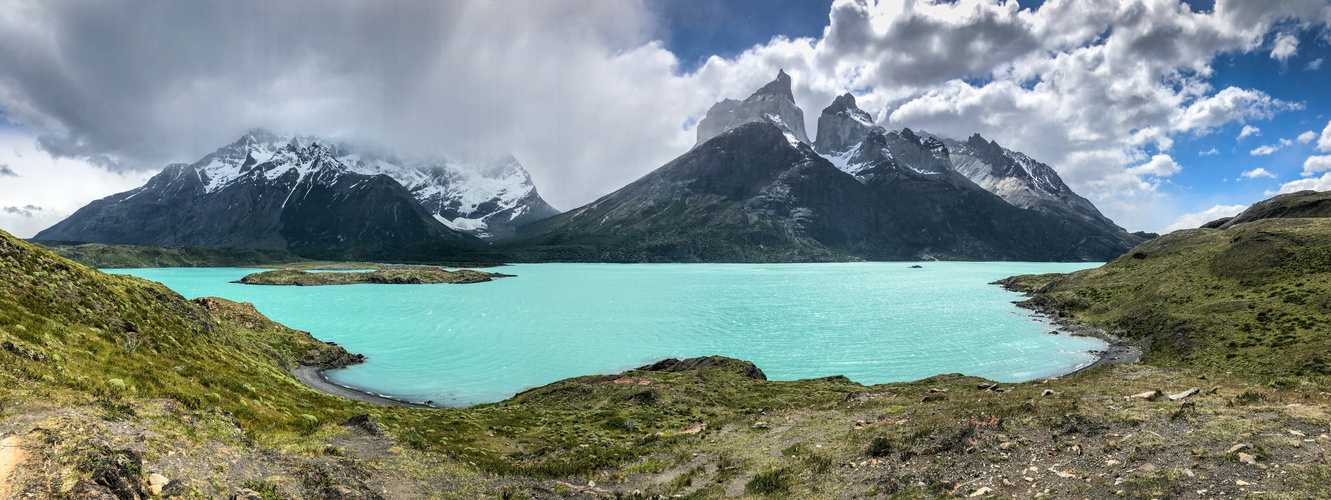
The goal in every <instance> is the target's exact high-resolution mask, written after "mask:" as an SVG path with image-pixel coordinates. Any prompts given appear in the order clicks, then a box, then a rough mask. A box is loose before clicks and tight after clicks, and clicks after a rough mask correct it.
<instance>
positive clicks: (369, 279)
mask: <svg viewBox="0 0 1331 500" xmlns="http://www.w3.org/2000/svg"><path fill="white" fill-rule="evenodd" d="M511 277H513V275H511V274H502V273H488V272H484V271H473V270H471V269H459V270H457V271H449V270H446V269H439V268H436V267H392V268H385V269H376V270H374V271H368V272H354V271H352V272H313V273H312V272H309V271H303V270H300V269H276V270H272V271H262V272H257V273H254V274H247V275H245V277H243V278H241V279H239V280H236V281H233V282H232V283H240V284H243V285H290V286H321V285H356V284H375V285H429V284H435V283H453V284H466V283H483V282H486V281H491V280H494V279H495V278H511Z"/></svg>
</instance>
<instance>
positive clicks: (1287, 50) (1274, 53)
mask: <svg viewBox="0 0 1331 500" xmlns="http://www.w3.org/2000/svg"><path fill="white" fill-rule="evenodd" d="M1298 53H1299V38H1298V37H1296V36H1294V35H1292V34H1290V33H1281V34H1279V35H1277V36H1276V40H1275V47H1273V48H1272V49H1271V58H1272V59H1275V60H1277V61H1280V62H1282V63H1283V62H1285V61H1288V60H1289V58H1290V57H1293V56H1294V54H1298Z"/></svg>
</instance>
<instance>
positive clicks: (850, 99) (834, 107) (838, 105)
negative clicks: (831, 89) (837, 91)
mask: <svg viewBox="0 0 1331 500" xmlns="http://www.w3.org/2000/svg"><path fill="white" fill-rule="evenodd" d="M842 109H860V108H859V106H856V105H855V94H851V93H850V92H846V93H845V94H841V95H839V96H837V98H836V99H833V100H832V104H830V105H828V106H827V109H825V110H823V112H824V113H827V112H829V111H831V112H836V111H839V110H842Z"/></svg>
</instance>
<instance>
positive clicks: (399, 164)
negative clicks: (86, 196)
mask: <svg viewBox="0 0 1331 500" xmlns="http://www.w3.org/2000/svg"><path fill="white" fill-rule="evenodd" d="M554 213H557V211H555V210H554V209H553V208H551V207H550V206H549V205H548V204H546V203H545V200H543V199H541V197H540V195H539V194H537V193H536V188H535V186H533V185H532V183H531V178H530V177H529V176H528V175H527V172H526V170H524V169H523V168H522V166H521V165H520V164H518V162H517V160H515V159H513V158H512V157H511V156H510V157H505V158H502V159H501V161H496V162H490V163H482V164H462V163H456V162H449V161H446V160H439V159H429V158H428V157H421V159H414V160H403V159H401V158H399V157H397V156H395V155H392V154H390V153H387V152H384V151H382V150H375V149H371V148H360V149H357V148H354V147H352V146H349V145H346V144H339V143H333V142H331V141H326V140H320V139H314V138H310V137H292V136H279V135H275V134H270V133H266V132H261V131H254V132H251V133H248V134H246V135H245V136H244V137H241V138H240V139H239V140H237V141H235V142H233V143H231V144H228V145H226V146H224V147H222V148H220V149H218V150H217V151H215V152H213V153H211V154H208V155H207V156H204V157H203V158H202V159H200V160H199V161H198V162H195V163H194V164H191V165H185V164H173V165H170V166H168V167H167V168H166V169H164V170H163V171H162V172H161V173H159V174H158V175H156V176H154V177H153V178H152V179H150V180H149V181H148V183H147V184H145V185H144V186H142V187H140V188H138V189H134V190H132V191H128V192H125V193H120V194H117V195H113V196H110V197H107V198H104V199H102V200H98V201H95V202H93V203H91V204H89V205H88V206H86V207H84V208H82V209H80V210H79V211H78V212H76V213H75V214H74V215H72V216H71V217H69V218H68V219H66V220H65V221H62V222H60V223H58V224H56V225H55V226H52V227H51V228H48V229H47V230H45V231H42V232H41V233H39V234H38V235H37V237H36V239H39V240H64V241H91V242H98V243H118V244H140V245H155V246H171V245H198V246H244V247H254V248H286V249H291V250H293V251H296V250H300V249H302V248H325V247H339V246H346V247H353V246H362V247H363V246H391V245H399V244H408V243H416V242H424V241H443V242H450V241H451V242H455V243H465V242H467V241H468V240H473V239H472V238H471V237H470V236H466V237H464V236H463V235H464V234H470V235H473V236H476V237H480V238H502V237H504V236H508V235H511V234H513V232H514V231H515V228H516V227H518V226H520V225H522V224H525V223H528V222H530V221H533V220H539V219H541V218H544V217H548V216H550V215H553V214H554ZM473 241H474V240H473Z"/></svg>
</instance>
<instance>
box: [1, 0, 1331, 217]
mask: <svg viewBox="0 0 1331 500" xmlns="http://www.w3.org/2000/svg"><path fill="white" fill-rule="evenodd" d="M0 47H3V49H4V50H0V229H4V230H6V231H9V232H11V233H13V234H15V235H17V236H20V237H30V236H32V235H34V234H36V232H37V231H39V230H41V229H43V228H45V227H48V226H50V225H51V224H54V223H55V222H58V221H59V220H61V219H63V218H64V217H67V216H68V215H69V214H71V213H73V211H75V210H77V209H78V208H79V207H81V206H83V205H85V204H87V203H88V202H90V201H92V200H95V199H98V198H101V197H104V196H107V195H110V194H113V193H116V192H121V191H125V190H128V189H132V188H134V187H137V186H139V185H141V184H142V183H143V182H144V181H146V180H147V178H149V177H150V176H151V175H153V174H154V173H156V172H157V171H160V170H161V168H162V167H164V166H165V165H167V164H169V163H176V162H185V163H192V162H194V161H197V160H198V159H199V158H201V157H202V156H204V155H206V154H208V153H210V152H212V151H213V150H215V149H217V148H219V147H221V146H222V145H225V144H228V143H230V142H232V141H234V140H235V139H236V138H238V137H240V136H241V135H243V134H244V133H245V132H246V131H248V130H251V129H255V128H263V129H268V130H271V131H274V132H279V133H290V134H302V135H315V136H322V137H328V138H332V139H346V140H356V141H364V142H373V143H379V144H382V145H385V146H387V147H391V148H397V149H401V150H406V151H418V152H430V153H436V154H442V155H447V156H450V157H459V158H461V157H466V156H473V155H482V154H485V155H488V154H493V153H496V152H501V151H507V152H511V153H512V154H513V155H514V156H515V157H517V158H518V159H519V160H520V161H521V162H522V163H523V165H524V166H526V167H527V169H528V170H529V171H530V172H531V174H532V177H533V180H534V181H535V183H536V185H537V187H538V189H539V190H540V192H541V194H542V195H543V197H545V198H546V199H547V200H548V201H550V203H551V204H553V205H555V206H556V207H558V208H561V209H571V208H575V207H577V206H580V205H582V204H585V203H588V202H591V201H593V200H595V199H596V198H597V197H600V196H603V195H605V194H608V193H610V192H611V191H613V190H615V189H618V188H619V187H622V186H623V185H625V184H627V183H629V182H631V181H633V180H634V179H637V178H638V177H641V176H642V175H644V174H646V173H647V172H650V171H651V170H653V169H655V168H657V167H659V166H661V165H662V164H664V163H666V162H667V161H669V160H670V159H672V158H674V157H676V156H678V155H680V154H682V153H684V152H685V151H687V150H688V149H689V148H690V147H691V146H692V145H693V143H694V139H695V138H696V129H695V127H696V124H697V122H698V120H700V119H701V118H702V117H703V116H704V115H705V114H706V111H707V109H708V108H709V107H710V106H711V105H712V104H714V103H715V102H717V101H719V100H721V99H725V98H735V99H743V98H744V97H746V96H748V95H749V94H750V93H752V92H753V91H754V90H756V89H757V88H759V87H761V86H762V85H763V84H765V83H766V82H768V81H770V80H772V79H773V77H774V76H775V75H776V73H777V71H778V70H780V69H784V70H785V71H786V72H787V73H789V74H790V75H791V77H792V79H793V80H794V93H795V99H796V103H797V104H798V105H799V106H800V107H801V108H803V110H804V116H805V119H806V129H807V130H808V131H809V133H810V136H814V135H815V134H816V129H817V119H818V115H819V113H820V112H821V110H822V108H824V107H825V106H827V105H828V104H830V103H831V101H832V99H833V98H834V97H835V96H837V95H839V94H842V93H846V92H851V93H853V94H855V95H856V97H857V102H858V104H859V105H860V107H861V108H863V109H865V110H866V111H868V112H869V113H870V114H871V115H873V116H874V118H875V119H876V120H877V122H878V123H879V124H880V125H882V126H884V127H887V128H889V129H899V128H902V127H910V128H912V129H916V130H924V131H928V132H931V133H935V134H939V135H944V136H950V137H955V138H965V137H968V136H970V135H971V134H973V133H980V134H982V135H983V136H984V137H985V138H987V139H993V140H997V141H998V142H999V143H1000V144H1002V145H1003V146H1005V147H1007V148H1010V149H1014V150H1018V151H1022V152H1024V153H1027V154H1028V155H1030V156H1032V157H1033V158H1035V159H1037V160H1039V161H1042V162H1044V163H1047V164H1049V165H1050V166H1052V167H1054V168H1055V169H1056V170H1057V171H1058V172H1059V174H1060V175H1061V176H1062V177H1063V179H1064V180H1065V181H1066V182H1067V183H1068V184H1069V185H1070V186H1071V187H1072V188H1073V189H1074V190H1075V191H1076V192H1078V193H1079V194H1081V195H1083V196H1086V197H1087V198H1089V199H1090V200H1091V201H1093V202H1094V203H1095V204H1096V205H1097V207H1099V208H1100V210H1101V211H1102V212H1104V213H1105V214H1106V215H1107V216H1109V217H1110V218H1111V219H1113V220H1114V221H1116V222H1118V223H1119V224H1120V225H1121V226H1123V227H1125V228H1127V229H1129V230H1146V231H1167V230H1173V229H1178V228H1185V227H1195V226H1197V225H1200V224H1202V223H1205V222H1207V221H1209V220H1212V219H1215V218H1218V217H1221V216H1226V215H1233V214H1234V213H1237V212H1238V211H1241V210H1242V209H1244V208H1245V207H1247V206H1248V205H1250V204H1252V203H1254V202H1256V201H1260V200H1262V199H1264V198H1267V197H1269V196H1272V195H1274V194H1277V193H1280V192H1289V191H1294V190H1300V189H1317V190H1329V189H1331V96H1328V95H1327V94H1328V93H1327V92H1326V87H1327V85H1326V82H1327V81H1328V71H1331V63H1329V64H1324V62H1325V61H1326V60H1327V59H1331V0H1272V1H1260V2H1259V1H1255V0H1246V1H1239V0H1216V1H1214V2H1211V1H1200V0H1199V1H1182V0H1050V1H1048V2H1041V1H1038V0H1029V1H1028V0H1020V1H1008V0H951V1H946V0H879V1H872V0H835V1H830V0H819V1H794V0H731V1H726V2H714V1H711V0H620V1H612V2H585V1H582V0H545V1H541V2H527V1H484V0H475V1H469V0H459V1H451V2H434V1H425V0H404V1H398V2H376V1H370V0H341V1H335V2H330V1H325V0H291V1H287V2H267V1H264V0H202V1H198V2H154V1H149V0H103V1H100V2H93V3H89V2H74V1H65V0H7V1H6V7H5V8H4V9H0Z"/></svg>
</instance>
